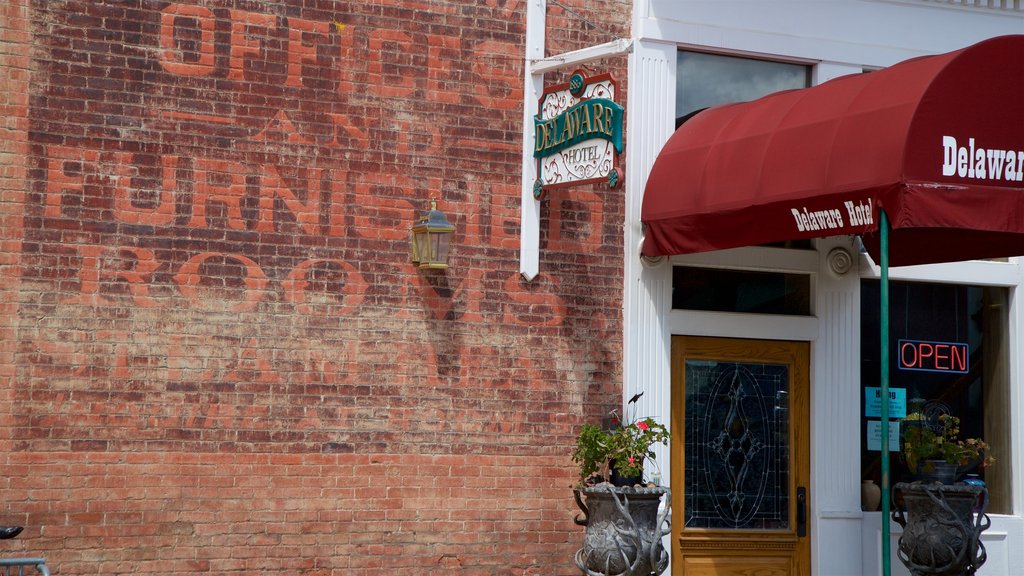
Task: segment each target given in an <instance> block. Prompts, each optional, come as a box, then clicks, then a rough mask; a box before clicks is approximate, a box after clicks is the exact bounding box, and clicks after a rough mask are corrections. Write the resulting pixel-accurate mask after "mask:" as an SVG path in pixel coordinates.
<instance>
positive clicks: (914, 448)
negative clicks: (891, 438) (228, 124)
mask: <svg viewBox="0 0 1024 576" xmlns="http://www.w3.org/2000/svg"><path fill="white" fill-rule="evenodd" d="M900 433H901V436H902V444H903V457H904V459H905V461H906V463H907V468H908V469H909V470H910V472H911V473H912V474H916V475H917V476H918V478H920V479H921V480H924V481H938V482H942V483H943V484H952V483H953V482H954V481H956V480H957V479H958V478H959V477H960V476H962V475H963V474H965V473H966V472H968V471H969V470H971V469H972V468H974V467H976V466H988V465H991V464H992V463H994V462H995V458H993V457H992V455H991V453H990V450H989V445H988V444H987V443H986V442H985V441H984V440H982V439H980V438H966V439H964V440H961V439H959V436H960V419H959V418H957V417H956V416H951V415H949V414H943V415H941V416H939V417H938V418H937V419H934V420H930V419H928V418H926V417H925V416H924V415H923V414H921V413H920V412H914V413H911V414H908V415H907V417H906V418H904V419H903V422H902V424H901V431H900Z"/></svg>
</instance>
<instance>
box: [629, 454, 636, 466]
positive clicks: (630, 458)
mask: <svg viewBox="0 0 1024 576" xmlns="http://www.w3.org/2000/svg"><path fill="white" fill-rule="evenodd" d="M633 464H636V460H635V459H634V458H633V457H632V456H630V457H629V465H630V466H632V465H633Z"/></svg>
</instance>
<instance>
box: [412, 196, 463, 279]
mask: <svg viewBox="0 0 1024 576" xmlns="http://www.w3.org/2000/svg"><path fill="white" fill-rule="evenodd" d="M452 232H455V226H452V224H451V223H450V222H448V218H447V217H445V215H444V212H441V211H440V210H438V209H437V200H435V199H433V198H431V199H430V210H428V211H427V212H426V213H425V214H424V215H423V216H421V217H420V219H419V222H417V223H416V224H414V225H413V227H412V263H413V264H419V266H420V268H427V269H434V270H444V269H445V268H447V267H448V249H449V248H450V246H451V238H452Z"/></svg>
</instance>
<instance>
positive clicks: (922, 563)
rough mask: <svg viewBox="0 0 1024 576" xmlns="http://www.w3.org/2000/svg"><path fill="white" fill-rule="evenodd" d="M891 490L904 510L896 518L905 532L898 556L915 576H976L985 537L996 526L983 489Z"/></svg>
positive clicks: (919, 486)
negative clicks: (984, 532) (989, 515)
mask: <svg viewBox="0 0 1024 576" xmlns="http://www.w3.org/2000/svg"><path fill="white" fill-rule="evenodd" d="M893 489H894V492H895V493H896V494H897V495H899V496H901V497H902V499H903V502H904V503H905V507H906V512H905V513H904V510H903V509H902V508H897V509H896V510H895V511H893V513H892V518H893V520H895V521H896V523H897V524H899V525H900V526H902V527H903V534H902V535H901V536H900V539H899V548H898V551H897V554H898V555H899V558H900V561H902V562H903V564H904V565H905V566H906V567H907V569H908V570H910V573H911V574H913V575H914V576H925V575H927V576H961V575H963V576H972V575H973V574H974V573H975V572H976V571H977V570H978V568H980V567H981V565H982V564H984V563H985V560H986V558H987V556H986V553H985V546H984V545H983V544H982V543H981V533H982V532H983V531H985V530H987V529H988V527H989V526H990V525H991V524H992V523H991V521H990V520H989V518H988V515H986V514H985V506H986V505H987V504H988V492H987V491H986V490H985V488H983V487H981V486H971V485H967V484H955V485H943V484H939V483H923V482H914V483H912V484H906V483H902V482H901V483H899V484H896V486H894V487H893Z"/></svg>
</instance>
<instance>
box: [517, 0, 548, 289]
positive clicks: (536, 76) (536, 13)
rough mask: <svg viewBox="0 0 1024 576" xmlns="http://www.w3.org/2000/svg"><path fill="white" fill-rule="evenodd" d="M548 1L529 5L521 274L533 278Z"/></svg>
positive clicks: (537, 260) (537, 244)
mask: <svg viewBox="0 0 1024 576" xmlns="http://www.w3.org/2000/svg"><path fill="white" fill-rule="evenodd" d="M546 15H547V0H529V3H528V4H527V7H526V63H525V65H524V66H523V70H524V72H523V171H522V182H521V187H522V189H521V198H520V214H521V215H520V221H519V273H520V274H522V275H523V277H524V278H526V280H527V281H529V280H533V279H534V277H536V276H537V272H538V271H539V269H540V201H538V200H537V199H536V198H534V196H533V182H534V181H535V180H536V179H537V162H536V160H534V158H533V141H534V132H533V117H534V116H536V115H537V112H538V108H539V102H540V96H541V94H543V93H544V73H543V72H540V73H537V72H536V71H535V70H534V69H533V66H531V62H534V61H537V60H540V59H542V58H544V42H545V27H546Z"/></svg>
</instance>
